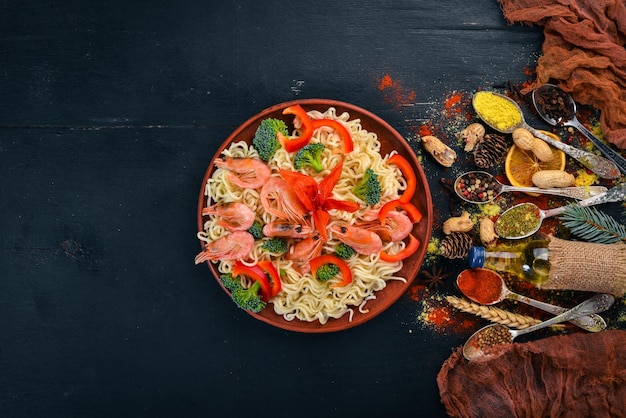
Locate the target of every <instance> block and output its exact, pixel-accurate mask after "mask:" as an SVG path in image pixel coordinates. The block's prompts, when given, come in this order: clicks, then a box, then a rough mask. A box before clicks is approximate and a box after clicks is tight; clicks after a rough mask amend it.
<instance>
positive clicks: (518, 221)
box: [496, 184, 626, 239]
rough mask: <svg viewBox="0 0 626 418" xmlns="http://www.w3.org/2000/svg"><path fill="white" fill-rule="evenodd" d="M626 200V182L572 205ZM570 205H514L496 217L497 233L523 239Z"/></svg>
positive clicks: (503, 236)
mask: <svg viewBox="0 0 626 418" xmlns="http://www.w3.org/2000/svg"><path fill="white" fill-rule="evenodd" d="M624 200H626V184H620V185H617V186H614V187H612V188H611V189H609V190H608V191H607V192H605V193H601V194H599V195H596V196H593V197H590V198H588V199H585V200H580V201H578V202H576V203H572V205H579V206H593V205H600V204H602V203H608V202H620V201H624ZM567 207H568V205H564V206H560V207H558V208H554V209H548V210H543V209H540V208H539V206H537V205H535V204H534V203H530V202H526V203H520V204H518V205H515V206H512V207H510V208H509V209H507V210H505V211H504V212H503V213H502V214H501V215H500V216H499V217H498V219H496V234H498V236H500V237H501V238H506V239H522V238H526V237H529V236H531V235H532V234H534V233H535V232H537V231H538V230H539V228H540V227H541V224H542V222H543V220H544V219H546V218H549V217H551V216H556V215H560V214H562V213H565V211H566V210H567Z"/></svg>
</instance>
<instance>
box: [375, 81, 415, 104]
mask: <svg viewBox="0 0 626 418" xmlns="http://www.w3.org/2000/svg"><path fill="white" fill-rule="evenodd" d="M378 90H380V91H382V92H383V93H384V98H383V100H384V101H385V103H387V104H392V105H393V106H394V107H396V108H401V107H402V106H404V105H407V104H411V103H413V102H415V97H416V96H417V94H416V93H415V91H414V90H406V89H405V88H404V87H403V86H402V85H401V84H400V83H399V82H398V81H396V80H394V79H393V78H392V77H391V76H390V75H389V74H385V75H384V76H383V77H382V78H381V79H380V81H379V82H378Z"/></svg>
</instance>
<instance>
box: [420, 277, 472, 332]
mask: <svg viewBox="0 0 626 418" xmlns="http://www.w3.org/2000/svg"><path fill="white" fill-rule="evenodd" d="M408 295H409V297H410V298H411V299H412V300H414V301H415V302H418V303H419V306H420V312H419V314H418V317H417V320H418V322H419V323H420V324H421V326H422V327H423V328H425V329H430V330H432V331H435V332H437V333H441V334H449V333H455V334H462V335H466V334H471V333H472V332H474V331H475V330H476V327H477V326H478V320H479V319H478V317H468V316H467V315H464V314H462V313H460V312H458V311H456V310H455V309H452V307H451V306H450V305H448V303H447V301H446V300H445V299H444V298H443V297H442V296H441V295H438V294H437V293H431V292H430V291H429V290H428V289H427V288H426V286H424V285H423V284H421V283H416V284H413V285H412V286H411V287H410V288H409V291H408Z"/></svg>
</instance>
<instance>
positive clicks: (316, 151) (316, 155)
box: [293, 142, 325, 173]
mask: <svg viewBox="0 0 626 418" xmlns="http://www.w3.org/2000/svg"><path fill="white" fill-rule="evenodd" d="M324 148H325V147H324V144H322V143H321V142H314V143H311V144H307V145H305V146H304V147H302V148H300V149H299V150H298V152H296V155H295V156H294V157H293V165H294V166H295V167H296V168H297V169H298V170H300V169H302V168H304V167H307V166H309V167H311V168H312V169H313V170H315V171H316V172H317V173H319V172H320V171H322V170H323V169H324V167H322V152H323V151H324Z"/></svg>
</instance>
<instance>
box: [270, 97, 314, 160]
mask: <svg viewBox="0 0 626 418" xmlns="http://www.w3.org/2000/svg"><path fill="white" fill-rule="evenodd" d="M283 115H294V116H296V117H297V118H298V119H300V123H301V124H302V128H301V132H300V135H298V136H297V137H295V138H286V137H284V136H283V135H279V137H278V138H279V140H280V141H281V142H282V144H283V148H285V150H286V151H287V152H296V151H298V150H299V149H300V148H302V147H304V146H305V145H306V144H308V143H309V141H310V140H311V137H312V136H313V130H314V129H313V124H312V123H311V122H312V121H311V118H309V115H308V114H307V113H306V111H305V110H304V109H303V108H302V106H300V105H293V106H289V107H287V108H285V109H284V110H283Z"/></svg>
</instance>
